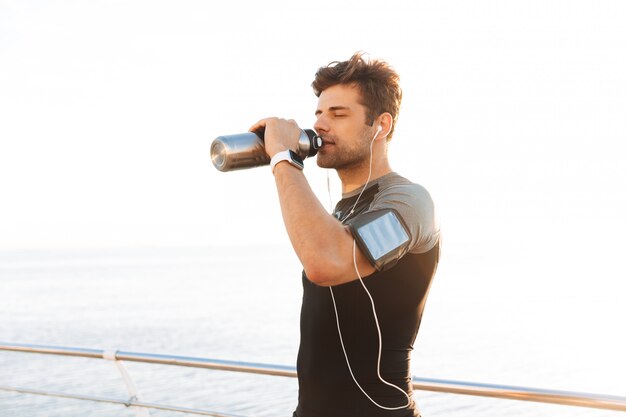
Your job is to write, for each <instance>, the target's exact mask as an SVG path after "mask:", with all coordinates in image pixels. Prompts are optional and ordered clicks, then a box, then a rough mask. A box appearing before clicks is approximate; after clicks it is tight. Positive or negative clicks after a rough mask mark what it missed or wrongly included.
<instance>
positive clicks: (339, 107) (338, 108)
mask: <svg viewBox="0 0 626 417" xmlns="http://www.w3.org/2000/svg"><path fill="white" fill-rule="evenodd" d="M340 110H348V111H350V110H351V109H350V107H348V106H332V107H329V108H328V111H332V112H334V111H340ZM321 113H322V111H321V110H320V109H317V110H316V111H315V115H316V116H318V115H320V114H321Z"/></svg>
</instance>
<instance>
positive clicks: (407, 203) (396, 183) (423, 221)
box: [370, 173, 439, 253]
mask: <svg viewBox="0 0 626 417" xmlns="http://www.w3.org/2000/svg"><path fill="white" fill-rule="evenodd" d="M381 209H393V210H395V211H396V212H397V213H398V214H399V215H400V217H401V218H402V220H403V221H404V223H405V224H406V225H407V226H408V227H409V229H410V235H411V238H412V239H411V240H412V242H411V250H410V251H411V252H414V253H422V252H426V251H427V250H430V249H431V248H432V247H433V246H434V245H435V244H436V243H437V241H438V240H439V222H438V219H437V214H436V211H435V203H434V202H433V199H432V197H431V195H430V193H429V192H428V190H427V189H426V188H425V187H423V186H422V185H420V184H416V183H414V182H412V181H409V180H408V179H406V178H404V177H402V176H400V175H398V174H396V173H391V174H388V175H386V176H384V177H381V181H380V182H379V192H378V193H377V195H376V197H375V198H374V201H373V202H372V205H371V206H370V210H371V211H375V210H381Z"/></svg>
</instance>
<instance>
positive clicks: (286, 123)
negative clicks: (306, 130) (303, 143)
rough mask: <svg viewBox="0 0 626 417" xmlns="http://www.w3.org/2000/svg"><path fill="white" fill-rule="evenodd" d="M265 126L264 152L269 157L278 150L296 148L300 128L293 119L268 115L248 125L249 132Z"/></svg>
mask: <svg viewBox="0 0 626 417" xmlns="http://www.w3.org/2000/svg"><path fill="white" fill-rule="evenodd" d="M260 128H265V136H264V141H265V152H266V153H267V155H268V156H269V157H270V158H271V157H273V156H274V155H276V154H277V153H278V152H281V151H285V150H287V149H292V150H294V151H296V150H297V149H298V141H299V139H300V134H301V132H302V129H300V127H298V124H297V123H296V122H295V121H294V120H285V119H279V118H278V117H268V118H266V119H261V120H259V121H258V122H256V123H255V124H254V125H252V127H250V132H252V131H255V130H258V129H260Z"/></svg>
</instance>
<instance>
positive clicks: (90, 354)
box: [0, 342, 626, 417]
mask: <svg viewBox="0 0 626 417" xmlns="http://www.w3.org/2000/svg"><path fill="white" fill-rule="evenodd" d="M0 351H13V352H25V353H39V354H49V355H63V356H76V357H84V358H93V359H106V360H111V361H114V362H115V363H116V365H117V366H118V369H119V370H120V373H121V374H122V377H123V378H124V381H125V383H126V386H127V389H128V392H129V395H130V398H129V399H127V400H120V399H115V398H107V397H98V396H91V395H82V394H70V393H64V392H57V391H47V390H36V389H30V388H20V387H11V386H2V385H0V390H3V391H13V392H18V393H24V394H35V395H48V396H54V397H62V398H73V399H81V400H90V401H98V402H107V403H114V404H122V405H125V406H127V407H133V409H134V410H135V412H136V414H137V415H138V416H146V415H149V414H148V413H147V411H146V410H147V409H149V408H153V409H160V410H168V411H179V412H184V413H190V414H199V415H207V416H214V417H233V415H231V414H225V413H220V412H215V411H208V410H199V409H192V408H185V407H178V406H173V405H165V404H155V403H148V402H143V401H140V400H139V399H138V395H137V390H136V388H135V387H134V384H133V383H132V380H131V379H130V375H128V372H127V371H126V369H125V368H124V367H123V365H122V362H121V361H129V362H143V363H152V364H160V365H175V366H187V367H193V368H204V369H214V370H221V371H231V372H244V373H251V374H261V375H273V376H283V377H296V376H297V374H296V369H295V368H294V367H292V366H280V365H268V364H260V363H250V362H236V361H227V360H220V359H208V358H196V357H189V356H176V355H160V354H151V353H140V352H126V351H121V350H117V351H108V350H103V349H87V348H76V347H62V346H46V345H32V344H23V343H6V342H0ZM412 382H413V389H415V390H423V391H435V392H443V393H449V394H463V395H473V396H481V397H492V398H500V399H507V400H522V401H531V402H539V403H552V404H561V405H569V406H577V407H590V408H600V409H605V410H615V411H626V397H621V396H611V395H602V394H589V393H581V392H571V391H557V390H548V389H538V388H528V387H518V386H507V385H495V384H483V383H476V382H463V381H452V380H442V379H430V378H418V377H413V379H412Z"/></svg>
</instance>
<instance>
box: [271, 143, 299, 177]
mask: <svg viewBox="0 0 626 417" xmlns="http://www.w3.org/2000/svg"><path fill="white" fill-rule="evenodd" d="M282 161H287V162H289V163H290V164H291V165H293V166H294V167H296V168H298V169H304V162H302V158H300V157H299V156H298V154H297V153H295V152H294V151H292V150H291V149H287V150H285V151H281V152H278V153H277V154H276V155H274V156H273V157H272V159H271V161H270V168H271V169H272V173H274V167H275V166H276V164H278V163H279V162H282Z"/></svg>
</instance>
